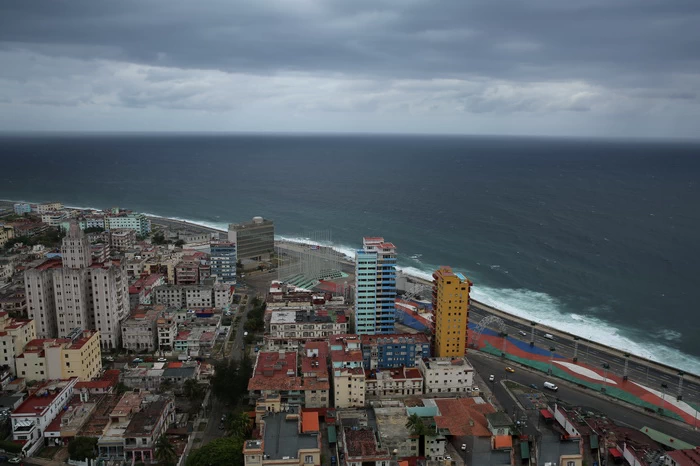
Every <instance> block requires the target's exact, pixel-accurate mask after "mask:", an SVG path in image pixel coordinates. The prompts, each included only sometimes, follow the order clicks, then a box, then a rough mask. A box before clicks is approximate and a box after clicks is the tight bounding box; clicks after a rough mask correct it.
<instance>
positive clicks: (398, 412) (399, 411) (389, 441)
mask: <svg viewBox="0 0 700 466" xmlns="http://www.w3.org/2000/svg"><path fill="white" fill-rule="evenodd" d="M385 404H386V406H385ZM385 404H383V403H381V402H376V403H375V404H374V406H373V408H372V409H373V411H374V417H375V419H376V422H377V433H378V434H379V438H381V439H382V446H383V447H384V448H386V449H387V450H389V451H391V452H394V451H395V452H396V453H395V456H397V457H399V458H406V457H416V456H424V455H423V454H422V452H421V451H420V440H421V436H418V435H413V433H412V432H411V430H410V428H409V427H408V426H409V424H408V422H407V421H408V416H407V415H406V408H405V407H404V406H403V404H401V403H400V402H385ZM425 453H426V455H425V456H427V453H428V452H425Z"/></svg>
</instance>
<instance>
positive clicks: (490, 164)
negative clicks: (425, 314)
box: [0, 135, 700, 373]
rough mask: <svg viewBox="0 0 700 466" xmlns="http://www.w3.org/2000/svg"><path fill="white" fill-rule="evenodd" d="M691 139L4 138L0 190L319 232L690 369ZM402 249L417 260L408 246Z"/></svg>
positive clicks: (697, 163) (695, 363) (341, 244)
mask: <svg viewBox="0 0 700 466" xmlns="http://www.w3.org/2000/svg"><path fill="white" fill-rule="evenodd" d="M699 181H700V145H697V144H696V145H693V144H689V143H677V144H674V143H660V142H620V141H618V142H615V141H590V140H588V141H587V140H573V139H572V140H565V139H526V138H476V137H470V138H467V137H464V138H460V137H408V136H270V135H264V136H263V135H251V136H211V135H207V136H164V135H153V136H82V137H78V136H60V137H59V136H41V137H38V136H33V137H17V138H14V137H0V198H2V199H13V200H18V199H24V200H30V201H42V200H53V199H56V200H61V201H63V202H64V203H65V204H67V205H72V206H82V207H99V208H106V207H111V206H116V205H119V206H123V207H126V208H130V209H133V210H137V211H142V212H147V213H151V214H157V215H162V216H169V217H177V218H181V219H188V220H193V221H197V222H204V223H206V224H209V225H212V224H213V225H217V226H220V227H222V228H224V227H225V225H226V224H227V223H229V222H238V221H244V220H248V219H250V218H251V217H253V216H255V215H262V216H264V217H268V218H271V219H273V220H274V221H275V224H276V229H277V233H278V234H279V235H281V236H284V237H288V238H303V237H305V236H307V235H308V234H309V233H310V232H313V231H316V230H322V229H331V231H332V235H333V242H334V244H335V246H337V247H338V248H339V249H342V250H350V249H352V248H355V247H358V246H359V245H360V244H361V241H362V236H365V235H372V236H375V235H381V236H384V237H385V238H386V239H387V240H390V241H392V242H394V243H395V244H396V245H397V247H398V248H399V252H400V254H401V256H400V258H399V263H400V265H402V266H403V267H405V268H408V269H409V271H412V272H414V273H416V274H425V273H429V272H430V271H431V270H432V269H433V268H435V267H436V266H438V265H441V264H444V265H452V266H453V267H455V268H457V269H459V270H461V271H464V272H465V273H466V274H467V275H468V276H469V277H470V278H471V279H472V281H473V282H474V283H475V297H476V298H477V299H481V300H484V301H486V302H489V303H492V304H496V305H498V306H500V307H502V308H504V309H506V310H510V311H513V312H516V313H518V314H520V315H524V316H528V317H529V318H531V319H535V320H539V321H542V322H548V323H550V324H553V325H557V326H559V327H561V328H563V329H566V330H569V331H573V332H576V333H578V334H580V335H581V336H583V337H584V338H589V337H593V338H594V339H597V340H599V341H602V342H605V343H608V344H613V345H616V346H618V347H620V348H626V349H632V350H633V351H634V352H636V353H638V354H642V355H653V356H654V357H655V358H656V359H659V360H662V361H664V362H668V363H671V364H675V365H679V366H682V367H684V368H686V369H687V370H692V371H693V372H696V373H699V372H700V338H698V336H699V335H700V313H698V304H697V302H696V298H697V297H696V292H697V291H698V289H699V288H700V287H699V285H700V273H699V272H698V264H700V243H699V242H698V231H700V186H699V184H698V183H699ZM411 256H413V257H414V258H411Z"/></svg>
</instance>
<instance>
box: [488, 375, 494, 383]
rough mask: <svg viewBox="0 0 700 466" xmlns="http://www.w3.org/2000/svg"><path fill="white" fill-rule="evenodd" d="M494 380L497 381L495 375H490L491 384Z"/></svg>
mask: <svg viewBox="0 0 700 466" xmlns="http://www.w3.org/2000/svg"><path fill="white" fill-rule="evenodd" d="M494 380H496V376H494V375H493V374H491V375H489V382H493V381H494Z"/></svg>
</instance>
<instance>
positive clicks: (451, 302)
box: [433, 266, 472, 358]
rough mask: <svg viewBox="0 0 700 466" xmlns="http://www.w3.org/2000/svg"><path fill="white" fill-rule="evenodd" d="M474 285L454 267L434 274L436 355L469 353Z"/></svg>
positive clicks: (440, 356)
mask: <svg viewBox="0 0 700 466" xmlns="http://www.w3.org/2000/svg"><path fill="white" fill-rule="evenodd" d="M471 286H472V284H471V282H470V281H469V280H468V279H467V278H466V277H465V276H464V275H462V274H461V273H459V272H453V271H452V268H451V267H447V266H441V267H440V268H439V269H437V270H436V271H435V272H434V273H433V310H434V312H435V337H434V338H435V356H437V357H439V358H444V357H462V356H464V354H465V352H466V344H467V324H468V323H469V289H470V288H471Z"/></svg>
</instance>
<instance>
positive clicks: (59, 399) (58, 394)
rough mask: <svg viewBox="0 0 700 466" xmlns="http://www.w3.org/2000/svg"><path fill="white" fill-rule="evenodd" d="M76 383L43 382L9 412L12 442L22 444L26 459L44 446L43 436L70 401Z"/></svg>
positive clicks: (70, 381) (76, 380)
mask: <svg viewBox="0 0 700 466" xmlns="http://www.w3.org/2000/svg"><path fill="white" fill-rule="evenodd" d="M77 382H78V379H77V377H74V378H72V379H69V380H53V381H50V382H47V383H45V384H43V385H41V386H40V387H39V388H38V389H37V390H36V391H35V392H34V393H32V394H30V395H29V396H28V397H27V399H26V400H24V402H22V404H21V405H19V407H18V408H17V409H15V410H14V411H13V412H12V415H11V418H12V439H13V440H15V441H21V442H24V444H23V447H22V450H23V451H24V452H25V453H26V454H27V456H30V455H31V454H32V453H34V452H35V451H36V450H38V449H39V448H41V447H43V446H45V445H46V440H47V439H46V437H45V435H44V433H45V431H46V429H47V428H48V427H49V424H51V422H52V421H53V420H54V419H55V418H56V416H57V415H58V414H59V413H61V412H62V410H63V407H64V406H66V404H67V403H68V402H69V401H70V399H71V398H72V396H73V390H74V387H75V384H76V383H77Z"/></svg>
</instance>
